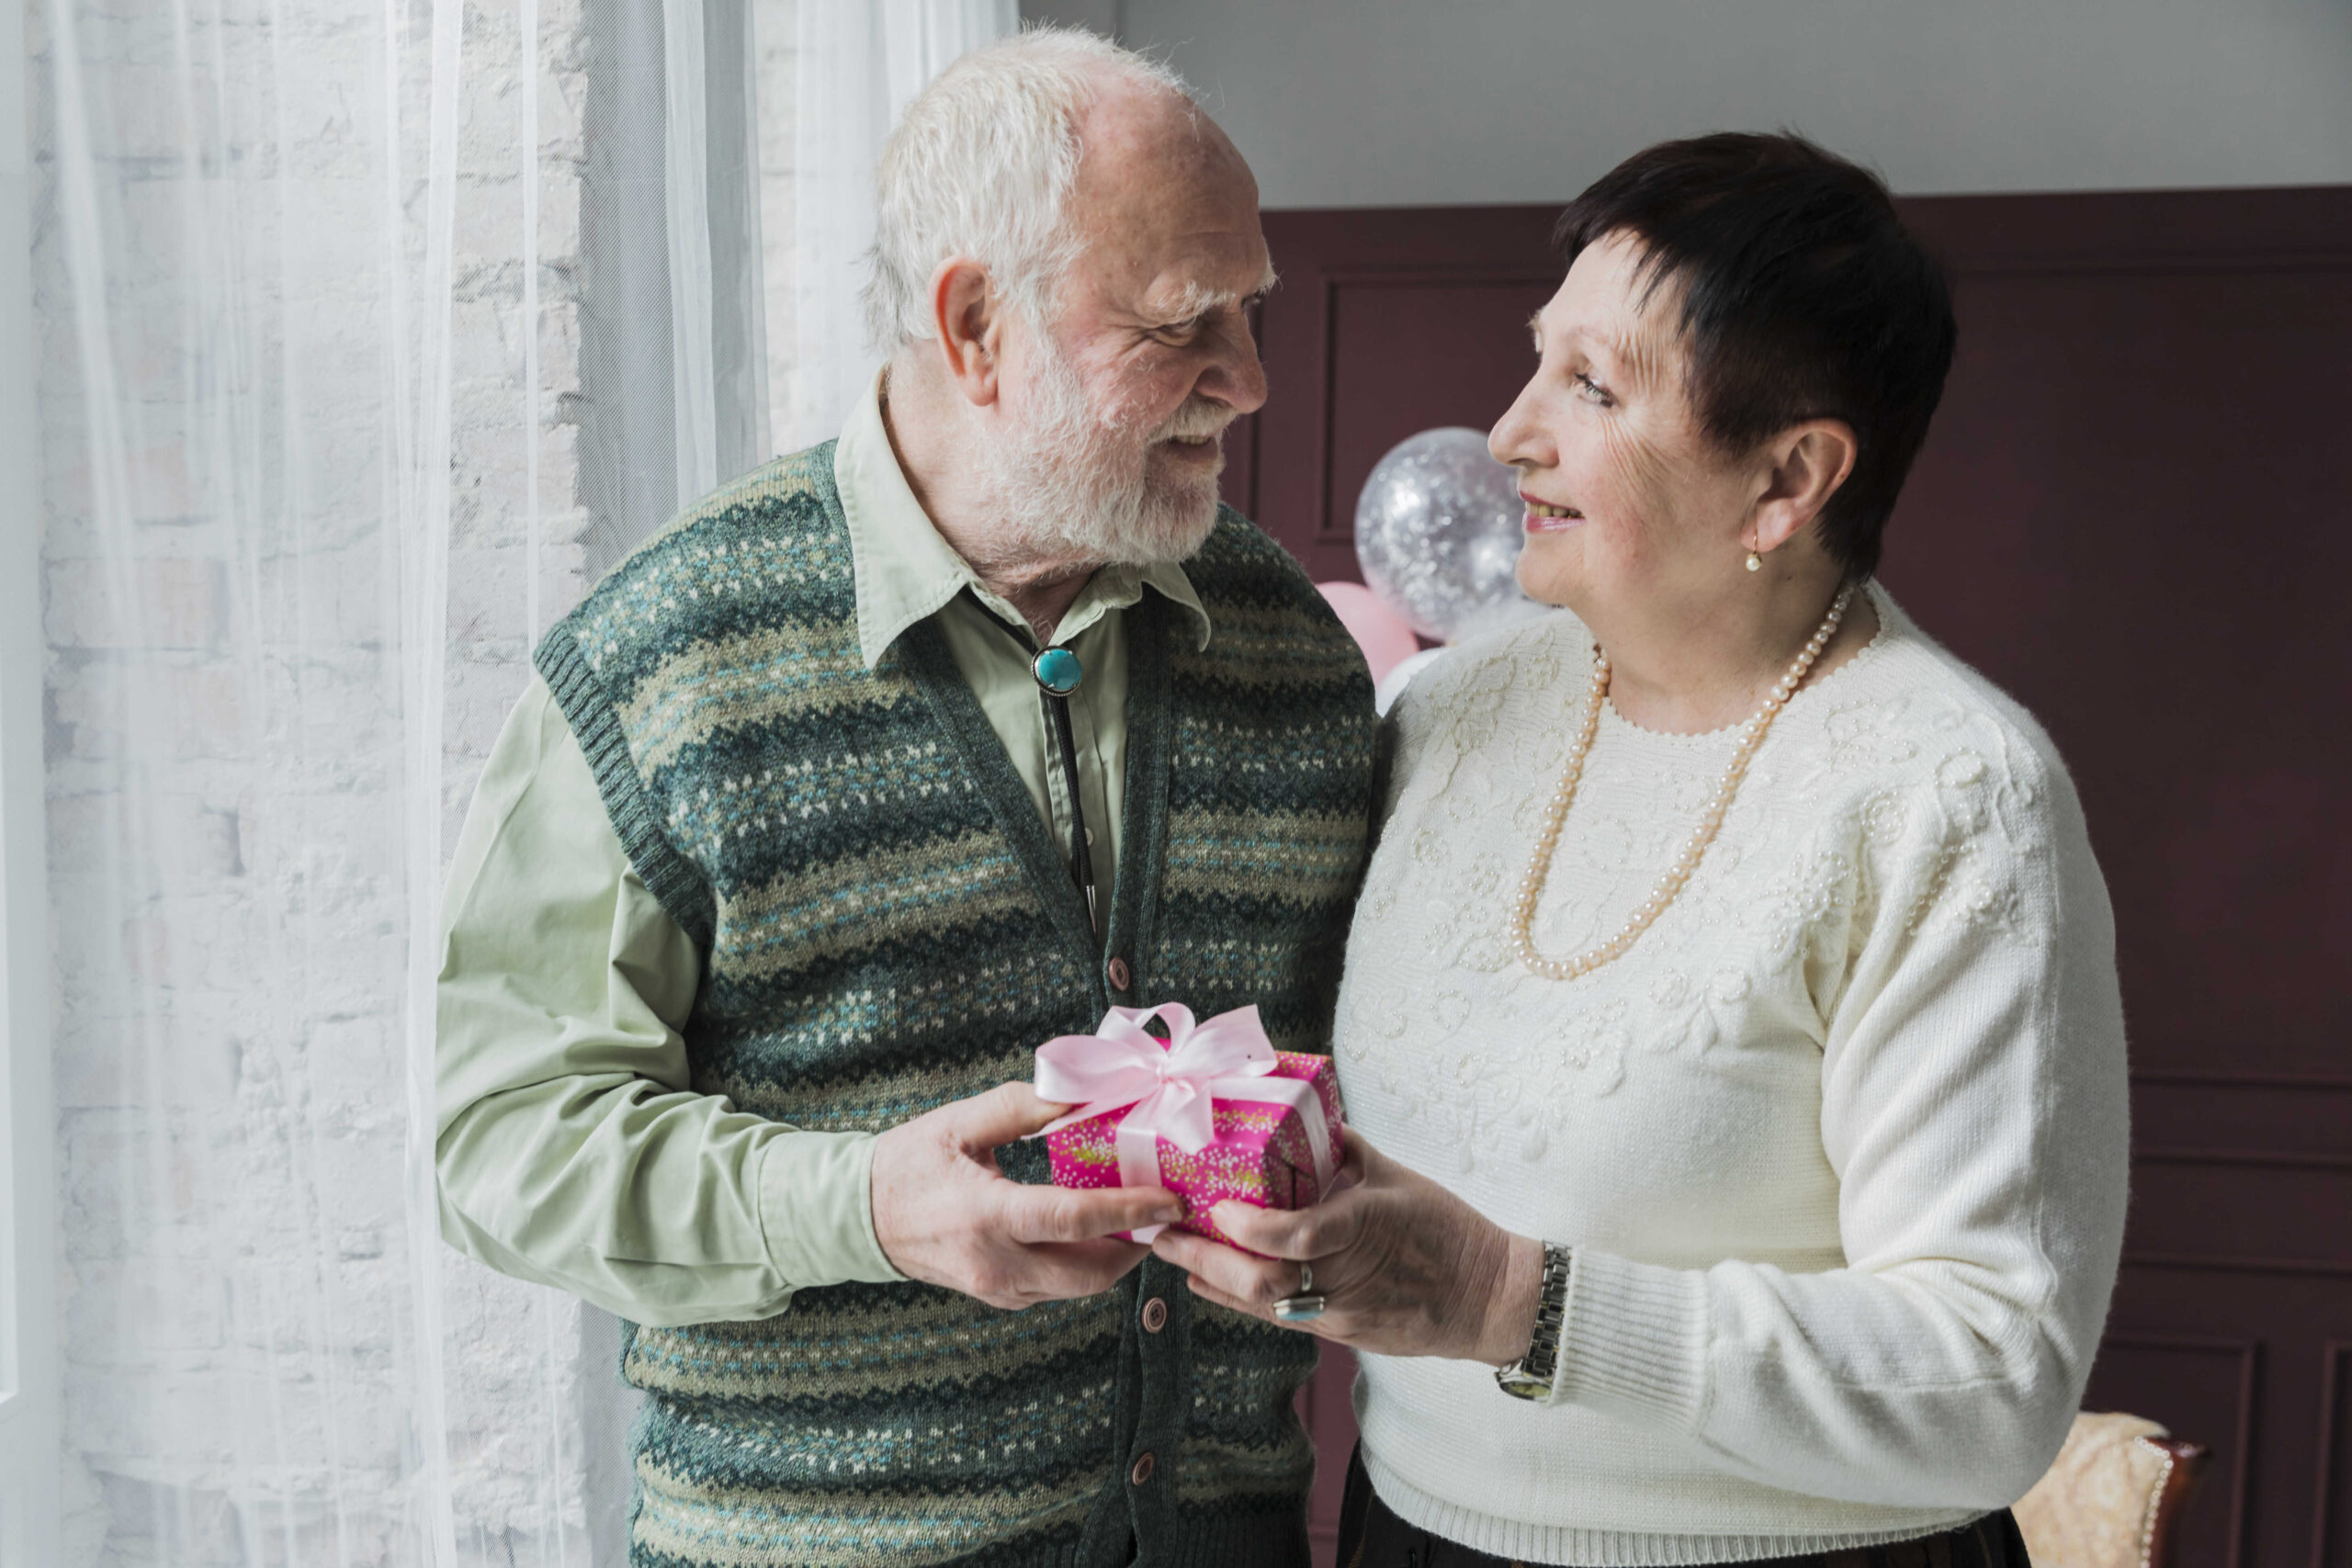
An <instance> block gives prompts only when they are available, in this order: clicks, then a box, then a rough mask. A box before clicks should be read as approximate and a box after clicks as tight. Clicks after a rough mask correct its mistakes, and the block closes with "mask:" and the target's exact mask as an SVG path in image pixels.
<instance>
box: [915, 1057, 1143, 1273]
mask: <svg viewBox="0 0 2352 1568" xmlns="http://www.w3.org/2000/svg"><path fill="white" fill-rule="evenodd" d="M1068 1109H1069V1107H1068V1106H1064V1105H1056V1104H1053V1103H1052V1102H1050V1101H1048V1100H1040V1099H1038V1098H1037V1093H1036V1091H1035V1089H1031V1088H1030V1087H1029V1086H1028V1085H1027V1084H1025V1083H1008V1084H999V1085H998V1086H997V1087H996V1088H994V1089H990V1090H989V1091H988V1093H986V1094H976V1095H974V1096H973V1097H972V1098H971V1099H969V1100H956V1101H955V1102H954V1103H953V1104H950V1105H943V1106H941V1107H940V1108H939V1109H938V1110H936V1111H930V1112H928V1113H927V1114H925V1115H922V1116H918V1117H916V1118H915V1119H914V1120H913V1121H911V1122H902V1123H900V1124H899V1126H896V1127H893V1128H891V1129H890V1130H889V1131H888V1132H887V1133H885V1134H882V1135H881V1136H880V1137H878V1138H876V1139H875V1141H874V1234H875V1236H876V1239H878V1240H879V1241H880V1242H881V1243H882V1251H883V1253H884V1254H885V1255H886V1256H888V1258H889V1259H890V1262H891V1264H892V1266H894V1267H895V1268H896V1269H898V1270H899V1273H901V1274H904V1275H906V1276H908V1277H909V1278H910V1279H915V1280H922V1281H923V1282H925V1283H926V1284H933V1285H945V1286H946V1287H947V1288H948V1289H950V1290H954V1291H961V1292H964V1293H965V1294H966V1295H967V1296H978V1298H979V1299H980V1300H982V1301H984V1302H986V1303H989V1305H990V1306H999V1307H1010V1308H1013V1309H1015V1310H1018V1309H1019V1308H1022V1307H1025V1306H1034V1305H1035V1304H1036V1303H1039V1302H1046V1301H1057V1300H1061V1299H1065V1298H1068V1297H1072V1296H1091V1295H1095V1294H1098V1293H1100V1292H1103V1291H1107V1290H1109V1289H1110V1288H1111V1287H1112V1286H1113V1285H1114V1284H1115V1283H1117V1282H1118V1279H1119V1276H1120V1275H1122V1274H1125V1272H1126V1271H1127V1270H1128V1269H1132V1268H1134V1267H1135V1266H1136V1264H1138V1263H1140V1262H1142V1261H1143V1260H1144V1258H1146V1257H1147V1256H1148V1255H1149V1253H1150V1251H1151V1249H1150V1248H1149V1247H1142V1246H1138V1245H1137V1244H1136V1243H1134V1242H1128V1241H1118V1240H1115V1239H1113V1238H1112V1233H1113V1232H1114V1231H1124V1230H1133V1229H1135V1228H1136V1226H1137V1225H1157V1224H1168V1223H1169V1222H1170V1221H1171V1220H1178V1219H1182V1217H1183V1213H1184V1205H1183V1201H1182V1199H1180V1198H1178V1197H1177V1196H1176V1195H1175V1194H1174V1193H1172V1192H1169V1191H1167V1190H1163V1189H1161V1188H1158V1187H1114V1188H1103V1189H1098V1190H1090V1191H1072V1190H1069V1189H1067V1188H1061V1187H1025V1186H1023V1185H1022V1184H1020V1183H1019V1182H1014V1181H1008V1180H1006V1179H1005V1178H1004V1175H1003V1173H1002V1172H1001V1171H1000V1170H998V1169H997V1165H996V1156H995V1155H994V1154H993V1153H992V1152H991V1151H992V1150H994V1149H995V1148H996V1147H997V1146H998V1145H1001V1144H1009V1143H1011V1142H1012V1141H1013V1140H1014V1139H1015V1138H1020V1137H1025V1136H1026V1135H1028V1134H1031V1133H1035V1132H1036V1131H1037V1130H1038V1129H1039V1128H1041V1127H1043V1126H1045V1125H1046V1123H1047V1122H1051V1121H1052V1120H1053V1119H1054V1118H1055V1117H1057V1116H1058V1115H1060V1114H1061V1113H1062V1112H1063V1111H1067V1110H1068Z"/></svg>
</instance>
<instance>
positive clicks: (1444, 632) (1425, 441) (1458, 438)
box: [1356, 425, 1543, 642]
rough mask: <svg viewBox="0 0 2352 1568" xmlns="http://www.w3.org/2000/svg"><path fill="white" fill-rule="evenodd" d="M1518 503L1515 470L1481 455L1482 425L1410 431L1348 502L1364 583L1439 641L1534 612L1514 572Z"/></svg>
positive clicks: (1519, 534)
mask: <svg viewBox="0 0 2352 1568" xmlns="http://www.w3.org/2000/svg"><path fill="white" fill-rule="evenodd" d="M1526 510H1527V509H1526V507H1525V506H1524V505H1522V504H1521V502H1520V499H1519V474H1518V471H1517V470H1516V469H1513V468H1510V467H1509V466H1508V465H1506V464H1502V463H1498V462H1496V461H1495V460H1494V458H1493V457H1489V456H1488V455H1487V437H1486V434H1485V433H1484V432H1482V431H1476V430H1470V429H1465V428H1464V427H1463V426H1460V425H1447V426H1444V427H1443V428H1441V429H1437V430H1424V431H1422V432H1421V433H1420V434H1419V435H1413V436H1408V437H1407V438H1406V439H1405V440H1403V441H1400V442H1398V443H1397V445H1396V446H1394V447H1391V448H1390V449H1389V452H1388V455H1387V456H1386V457H1383V458H1381V459H1380V461H1379V462H1378V463H1375V464H1374V465H1373V469H1372V477H1371V478H1370V479H1366V480H1364V485H1363V495H1362V496H1361V497H1359V498H1358V499H1357V502H1356V560H1357V562H1358V564H1360V565H1361V566H1362V567H1363V581H1364V586H1365V587H1367V588H1369V589H1371V590H1372V591H1373V592H1374V593H1376V594H1378V595H1379V596H1380V598H1381V600H1382V602H1383V603H1385V604H1387V605H1388V606H1389V607H1390V608H1391V609H1393V610H1395V611H1396V612H1397V614H1398V615H1403V616H1404V617H1405V618H1406V619H1407V620H1408V621H1410V622H1411V623H1412V626H1413V629H1414V630H1415V631H1417V632H1419V633H1420V634H1421V635H1422V636H1423V637H1436V638H1438V639H1440V640H1441V641H1444V642H1453V641H1455V640H1457V639H1458V638H1460V637H1464V636H1465V635H1467V634H1469V633H1472V632H1476V631H1483V630H1486V629H1487V628H1488V627H1490V626H1500V625H1502V624H1504V623H1505V622H1507V621H1510V620H1515V619H1519V618H1521V617H1522V616H1526V615H1536V614H1540V613H1542V610H1543V606H1542V605H1540V604H1536V603H1534V602H1533V601H1532V600H1531V599H1529V598H1528V597H1527V596H1526V595H1525V594H1524V593H1521V592H1520V589H1519V580H1518V578H1517V577H1516V576H1515V575H1514V569H1515V568H1516V567H1517V566H1518V564H1519V552H1520V547H1521V545H1522V544H1523V543H1525V535H1524V533H1523V531H1522V522H1521V519H1522V518H1523V517H1524V516H1525V515H1526Z"/></svg>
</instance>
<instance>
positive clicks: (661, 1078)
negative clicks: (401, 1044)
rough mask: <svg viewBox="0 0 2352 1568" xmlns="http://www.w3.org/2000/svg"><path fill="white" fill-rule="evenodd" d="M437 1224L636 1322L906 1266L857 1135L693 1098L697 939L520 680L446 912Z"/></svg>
mask: <svg viewBox="0 0 2352 1568" xmlns="http://www.w3.org/2000/svg"><path fill="white" fill-rule="evenodd" d="M442 922H443V923H442V945H441V968H440V976H439V984H438V988H437V1046H436V1056H435V1089H436V1096H437V1107H436V1111H437V1118H438V1126H437V1143H436V1145H435V1164H436V1167H437V1168H438V1172H439V1176H440V1190H441V1230H442V1234H443V1235H444V1236H446V1237H447V1239H448V1240H449V1242H450V1243H451V1244H452V1245H454V1246H456V1247H459V1248H460V1249H462V1250H464V1251H465V1252H467V1253H469V1254H470V1255H472V1256H473V1257H475V1258H480V1259H481V1260H482V1261H483V1262H485V1263H487V1264H489V1265H490V1266H491V1267H492V1268H494V1269H500V1270H501V1271H503V1272H505V1273H508V1274H513V1275H515V1276H517V1277H519V1278H522V1279H526V1280H537V1281H539V1282H541V1283H543V1284H549V1285H555V1286H559V1287H560V1288H562V1289H564V1290H567V1291H570V1292H573V1293H574V1294H576V1295H579V1296H582V1297H583V1298H585V1299H586V1300H588V1301H590V1302H593V1303H595V1304H596V1305H598V1306H601V1307H605V1308H606V1309H608V1310H610V1311H612V1312H614V1313H616V1314H620V1315H621V1316H623V1317H627V1318H629V1319H631V1320H633V1321H635V1322H639V1323H647V1324H657V1325H677V1324H687V1323H705V1322H714V1321H729V1320H741V1319H748V1318H760V1317H770V1316H773V1315H775V1314H777V1313H780V1312H782V1311H784V1310H785V1309H786V1306H787V1305H788V1303H790V1300H791V1296H792V1292H794V1291H795V1290H797V1289H801V1288H805V1287H809V1286H818V1285H831V1284H839V1283H842V1282H844V1281H848V1280H871V1281H886V1280H899V1279H902V1278H904V1276H902V1275H901V1274H899V1271H898V1270H897V1269H893V1268H892V1267H891V1266H890V1262H889V1259H888V1258H887V1257H885V1256H884V1254H883V1251H882V1247H881V1244H880V1243H879V1242H878V1241H877V1240H876V1238H875V1235H874V1216H873V1203H872V1191H871V1176H872V1168H873V1159H874V1139H873V1135H872V1134H837V1133H813V1132H803V1131H799V1130H797V1129H795V1128H793V1127H790V1126H788V1125H786V1123H783V1122H774V1121H770V1120H768V1119H767V1118H765V1117H763V1116H757V1115H753V1114H751V1113H749V1112H746V1111H738V1110H736V1109H735V1107H734V1105H733V1103H732V1102H731V1101H730V1100H727V1099H726V1098H724V1097H723V1096H718V1095H707V1094H698V1093H695V1091H694V1089H693V1088H692V1077H691V1072H690V1069H689V1067H688V1064H687V1058H686V1048H685V1041H684V1037H683V1036H682V1034H681V1033H680V1030H681V1028H682V1027H683V1025H684V1022H685V1020H686V1018H687V1015H688V1014H689V1013H690V1012H691V1011H692V1010H693V1006H694V999H695V987H696V985H697V983H698V981H699V977H700V971H701V956H700V954H699V953H697V952H696V950H695V945H694V942H693V941H692V940H691V939H690V938H689V937H687V935H686V934H685V932H684V931H683V930H681V929H680V928H679V926H678V924H677V923H676V922H675V921H674V920H673V919H671V918H670V917H669V915H668V913H667V912H666V911H665V910H663V909H662V906H661V904H660V902H659V901H658V900H656V899H655V898H654V897H653V896H652V895H651V894H650V893H649V892H648V891H647V890H646V888H645V886H644V884H643V883H642V882H640V881H639V879H638V876H637V874H636V872H635V871H634V870H633V869H632V868H631V867H630V865H629V863H628V855H627V853H626V852H624V851H623V850H622V848H621V845H620V841H619V840H618V839H617V838H616V837H615V835H614V833H613V830H612V827H611V824H610V822H609V821H608V819H607V818H606V817H605V808H604V803H603V801H602V800H601V799H600V797H599V796H598V794H597V790H596V784H595V780H594V776H593V775H592V774H591V773H590V771H589V768H588V763H587V760H586V758H585V757H583V756H582V753H581V750H580V747H579V745H578V743H577V742H576V741H575V740H574V739H573V738H572V736H571V730H570V728H568V727H567V726H566V725H565V723H564V720H563V716H562V714H561V712H560V710H559V709H558V707H557V705H556V704H555V702H554V700H553V698H552V697H551V695H550V694H549V693H548V689H547V687H546V685H545V684H544V683H543V682H539V681H537V680H534V681H533V682H531V685H530V689H529V690H528V691H527V692H526V694H525V695H524V697H523V700H522V701H521V703H519V704H518V705H516V707H515V711H514V713H513V714H512V715H511V716H509V718H508V720H507V723H506V728H505V729H504V730H503V732H502V733H501V734H500V736H499V739H498V741H497V744H496V745H495V746H494V747H493V748H492V752H491V756H490V760H489V761H488V763H487V765H486V766H485V767H484V769H483V772H482V777H481V784H480V786H479V787H478V789H477V790H476V792H475V795H474V801H473V805H472V807H471V809H470V810H469V812H468V813H467V817H466V824H465V828H464V830H463V831H462V832H461V834H460V835H459V837H458V852H457V857H456V861H455V863H454V864H453V866H452V868H451V871H450V876H449V885H448V889H447V898H446V900H445V902H444V905H443V916H442Z"/></svg>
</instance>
